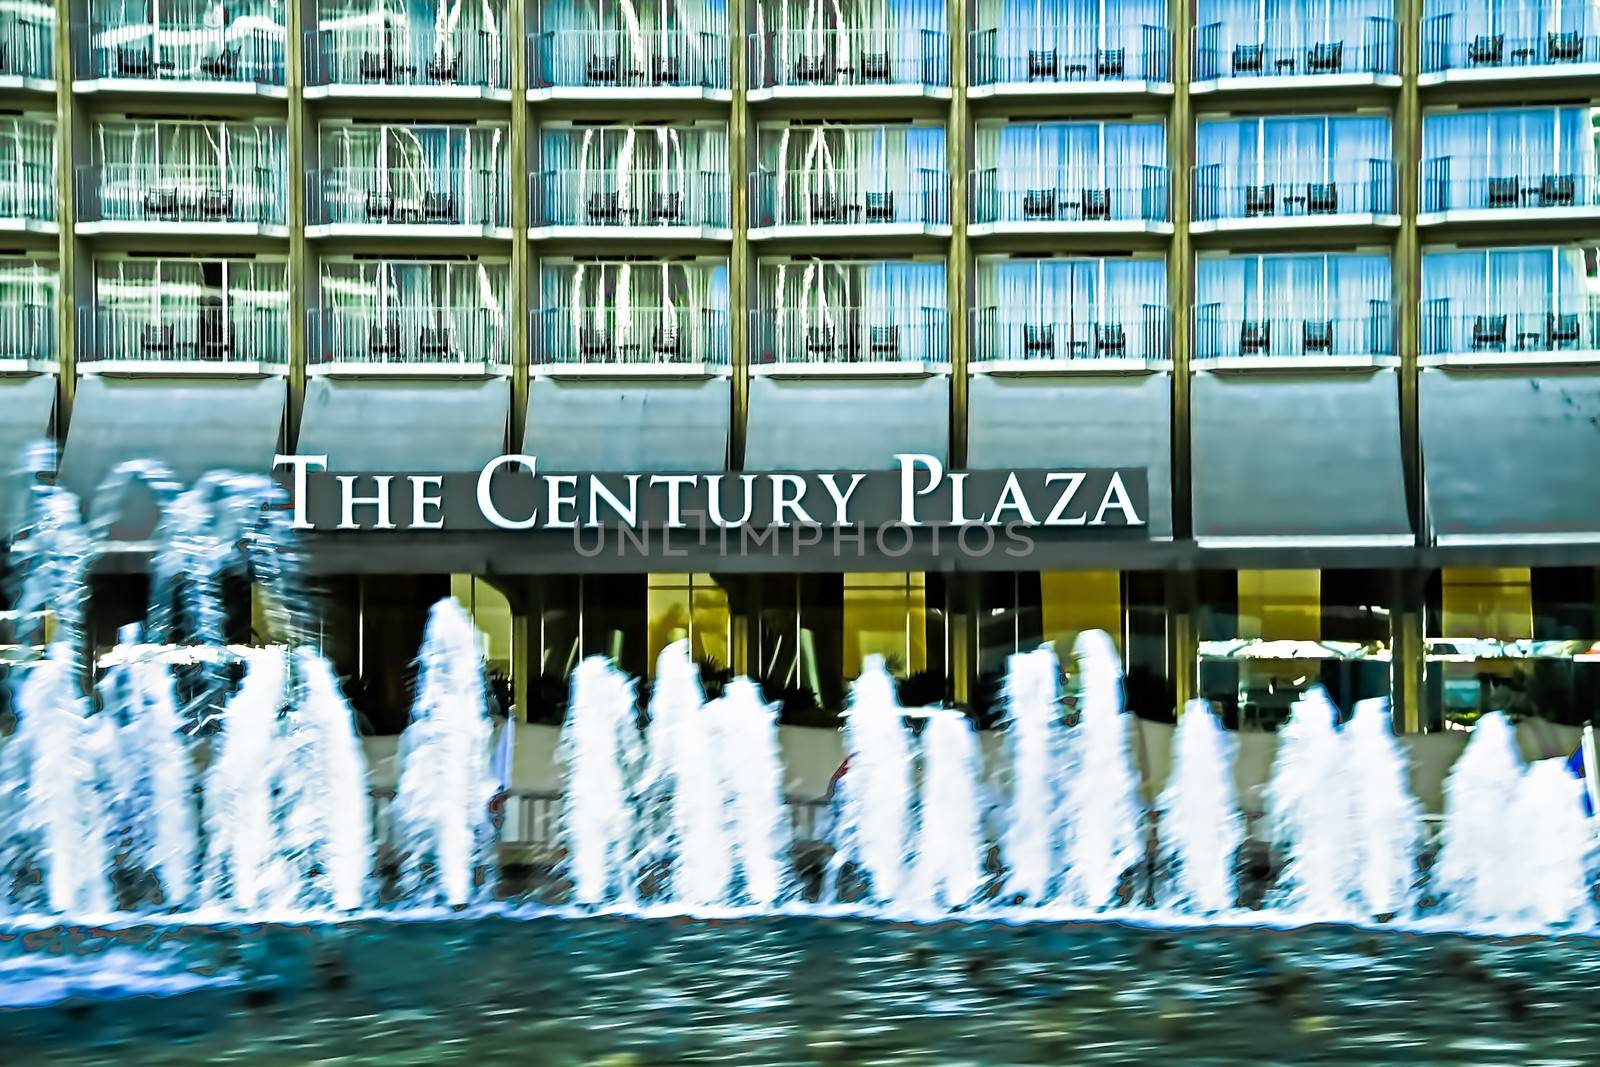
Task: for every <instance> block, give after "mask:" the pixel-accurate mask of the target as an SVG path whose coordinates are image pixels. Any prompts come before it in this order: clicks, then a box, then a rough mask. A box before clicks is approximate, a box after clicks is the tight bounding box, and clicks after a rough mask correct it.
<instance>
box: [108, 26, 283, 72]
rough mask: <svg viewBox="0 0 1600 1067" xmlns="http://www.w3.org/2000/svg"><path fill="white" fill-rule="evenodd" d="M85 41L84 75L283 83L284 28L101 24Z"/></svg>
mask: <svg viewBox="0 0 1600 1067" xmlns="http://www.w3.org/2000/svg"><path fill="white" fill-rule="evenodd" d="M82 40H83V42H84V49H85V50H84V52H82V53H80V56H81V58H80V59H79V64H80V65H81V69H82V74H81V76H82V77H85V78H106V79H112V80H118V79H121V80H141V81H201V82H232V83H243V84H254V85H282V84H284V55H283V51H284V31H283V28H282V27H271V28H265V27H257V28H244V29H240V28H238V27H224V26H174V25H171V24H166V23H163V24H158V25H149V24H145V25H132V26H107V25H105V24H103V23H96V24H95V25H94V26H93V27H91V29H90V32H89V34H88V35H87V36H86V37H84V38H82Z"/></svg>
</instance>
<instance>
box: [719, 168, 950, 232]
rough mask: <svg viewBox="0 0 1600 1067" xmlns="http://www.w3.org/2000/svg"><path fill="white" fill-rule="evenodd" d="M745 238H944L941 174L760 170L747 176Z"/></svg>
mask: <svg viewBox="0 0 1600 1067" xmlns="http://www.w3.org/2000/svg"><path fill="white" fill-rule="evenodd" d="M750 197H751V202H750V240H752V241H760V240H772V239H778V238H785V237H820V236H824V235H833V236H841V237H847V236H854V237H862V236H877V237H890V236H894V237H906V236H916V235H934V236H948V235H949V233H950V217H949V207H948V200H947V194H946V183H945V175H944V171H943V170H941V169H938V168H934V167H918V168H916V170H914V171H908V172H902V173H899V174H892V173H891V174H882V175H878V174H869V173H863V172H861V171H859V170H808V171H778V172H775V171H770V170H761V171H759V172H757V173H755V174H752V175H751V176H750Z"/></svg>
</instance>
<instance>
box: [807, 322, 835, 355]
mask: <svg viewBox="0 0 1600 1067" xmlns="http://www.w3.org/2000/svg"><path fill="white" fill-rule="evenodd" d="M834 342H835V336H834V331H833V327H832V326H807V327H806V355H808V356H813V357H816V356H820V357H821V358H823V359H825V360H826V359H832V358H833V355H834V351H835V343H834Z"/></svg>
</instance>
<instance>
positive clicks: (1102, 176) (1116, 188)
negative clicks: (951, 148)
mask: <svg viewBox="0 0 1600 1067" xmlns="http://www.w3.org/2000/svg"><path fill="white" fill-rule="evenodd" d="M971 202H972V208H971V214H972V222H974V223H977V224H982V223H997V222H1000V223H1006V222H1013V223H1045V222H1055V223H1061V222H1073V223H1077V222H1081V223H1103V222H1165V221H1166V220H1167V203H1168V188H1167V168H1166V167H1161V166H1153V165H1149V164H1146V165H1142V166H1136V167H1120V168H1119V167H1110V168H1104V169H1100V168H1096V169H1092V170H1089V171H1087V172H1082V173H1075V172H1073V171H1071V170H1060V171H1050V172H1048V173H1044V172H1037V173H1028V172H1027V171H1025V170H1019V169H1017V168H1012V167H988V168H985V169H983V170H976V171H973V172H972V193H971Z"/></svg>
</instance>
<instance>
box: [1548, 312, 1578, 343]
mask: <svg viewBox="0 0 1600 1067" xmlns="http://www.w3.org/2000/svg"><path fill="white" fill-rule="evenodd" d="M1582 340H1583V325H1582V320H1581V319H1580V318H1579V316H1578V315H1576V314H1574V313H1571V312H1562V313H1560V314H1555V313H1551V314H1547V315H1546V316H1545V343H1546V346H1547V347H1549V348H1550V349H1552V350H1555V349H1561V348H1581V347H1583V346H1582V344H1581V342H1582Z"/></svg>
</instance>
